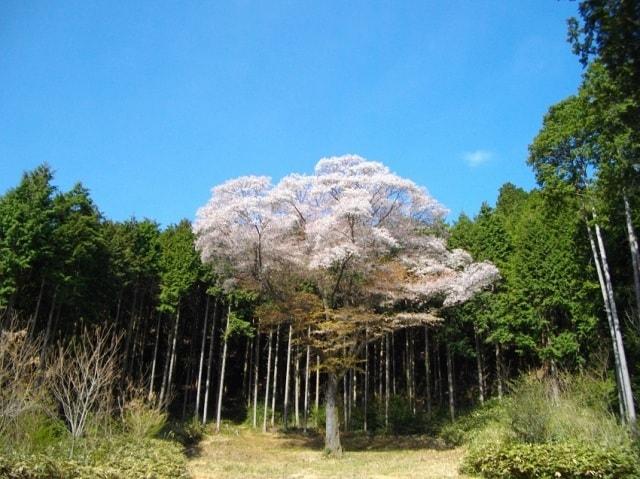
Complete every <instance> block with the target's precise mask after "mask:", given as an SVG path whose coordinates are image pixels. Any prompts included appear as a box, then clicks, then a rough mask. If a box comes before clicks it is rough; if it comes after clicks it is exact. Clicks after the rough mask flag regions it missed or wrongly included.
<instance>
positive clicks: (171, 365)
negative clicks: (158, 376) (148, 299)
mask: <svg viewBox="0 0 640 479" xmlns="http://www.w3.org/2000/svg"><path fill="white" fill-rule="evenodd" d="M179 324H180V306H178V312H177V313H176V323H175V325H174V327H173V340H172V341H171V362H170V363H169V379H168V381H167V395H168V396H171V388H172V381H173V370H174V367H175V364H176V344H177V342H178V325H179Z"/></svg>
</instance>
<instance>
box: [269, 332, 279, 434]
mask: <svg viewBox="0 0 640 479" xmlns="http://www.w3.org/2000/svg"><path fill="white" fill-rule="evenodd" d="M279 350H280V325H278V327H277V328H276V354H275V358H274V361H273V388H272V389H273V394H272V396H273V397H272V398H271V427H272V428H273V427H275V425H276V394H277V392H278V353H279Z"/></svg>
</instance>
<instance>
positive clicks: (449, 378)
mask: <svg viewBox="0 0 640 479" xmlns="http://www.w3.org/2000/svg"><path fill="white" fill-rule="evenodd" d="M447 381H448V384H449V415H450V416H451V420H452V421H453V420H455V418H456V407H455V398H454V388H453V358H452V354H451V347H450V346H449V344H447Z"/></svg>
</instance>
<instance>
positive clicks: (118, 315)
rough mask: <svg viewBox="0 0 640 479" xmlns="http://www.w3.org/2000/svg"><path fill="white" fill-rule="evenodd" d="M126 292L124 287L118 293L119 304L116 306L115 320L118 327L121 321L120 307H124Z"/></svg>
mask: <svg viewBox="0 0 640 479" xmlns="http://www.w3.org/2000/svg"><path fill="white" fill-rule="evenodd" d="M123 294H124V288H123V289H121V290H120V292H119V293H118V305H117V306H116V318H115V319H114V320H113V322H114V323H115V324H116V327H117V326H118V324H119V323H120V309H121V307H122V295H123Z"/></svg>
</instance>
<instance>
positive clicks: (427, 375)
mask: <svg viewBox="0 0 640 479" xmlns="http://www.w3.org/2000/svg"><path fill="white" fill-rule="evenodd" d="M430 356H431V351H430V350H429V326H425V327H424V380H425V385H426V387H425V394H426V400H427V414H428V415H429V416H431V357H430Z"/></svg>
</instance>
